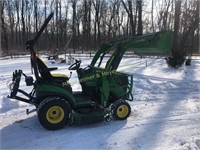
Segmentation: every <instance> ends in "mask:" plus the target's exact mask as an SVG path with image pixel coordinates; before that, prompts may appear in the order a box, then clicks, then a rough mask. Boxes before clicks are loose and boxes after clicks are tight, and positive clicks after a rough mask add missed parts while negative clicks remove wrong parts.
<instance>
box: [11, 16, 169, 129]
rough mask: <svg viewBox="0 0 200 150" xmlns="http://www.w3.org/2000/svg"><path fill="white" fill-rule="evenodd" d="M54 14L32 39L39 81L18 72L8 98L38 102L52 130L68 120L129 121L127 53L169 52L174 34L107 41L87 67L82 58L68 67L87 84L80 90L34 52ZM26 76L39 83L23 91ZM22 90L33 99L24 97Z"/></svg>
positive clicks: (29, 81)
mask: <svg viewBox="0 0 200 150" xmlns="http://www.w3.org/2000/svg"><path fill="white" fill-rule="evenodd" d="M52 17H53V13H51V14H50V15H49V16H48V18H47V19H46V20H45V22H44V24H43V25H42V27H41V29H40V30H39V32H38V33H37V34H36V36H35V38H34V39H32V40H30V41H27V42H26V47H27V50H28V51H29V52H30V54H31V65H32V68H33V70H34V76H35V79H33V77H31V76H27V75H26V74H24V72H23V71H22V70H16V71H14V72H13V79H12V83H11V84H10V90H11V93H10V95H9V96H8V97H9V98H12V99H16V100H19V101H23V102H26V103H29V104H33V105H35V109H34V110H35V111H37V115H38V120H39V122H40V124H41V125H42V126H43V127H44V128H46V129H48V130H57V129H60V128H63V127H64V126H65V125H66V124H67V123H68V124H74V123H83V122H96V121H102V120H106V121H110V120H111V119H112V118H114V119H117V120H125V119H127V118H128V117H129V115H130V113H131V107H130V105H129V103H128V101H132V100H133V95H132V88H133V76H132V75H130V74H126V73H123V72H118V71H117V68H118V66H119V64H120V61H121V59H122V57H123V55H124V53H125V52H126V51H127V50H129V49H132V50H133V51H134V50H135V52H136V54H139V53H140V54H141V55H143V54H145V53H148V54H152V55H156V54H161V55H168V54H169V53H170V48H171V47H170V45H171V38H172V33H171V32H170V31H163V32H158V33H154V34H149V35H146V36H136V37H134V38H132V39H125V40H121V41H116V42H112V43H108V44H106V43H105V44H102V46H101V47H100V48H99V50H98V51H97V52H96V54H95V56H94V57H93V59H92V61H91V64H90V65H88V66H87V67H86V68H81V60H76V61H75V62H74V63H73V64H72V65H71V66H70V67H69V68H68V69H69V70H75V71H76V72H77V74H78V79H79V83H80V85H81V87H82V91H79V92H74V91H73V90H72V87H71V85H70V83H69V80H70V77H68V76H66V75H64V74H59V75H58V74H53V73H52V72H51V71H53V70H55V69H57V68H49V67H48V66H47V65H46V64H45V63H44V62H43V61H42V60H41V59H40V58H39V57H38V56H37V55H36V52H35V51H34V45H35V43H36V42H37V40H38V39H39V37H40V35H41V34H42V32H43V30H44V29H45V28H46V26H47V24H48V23H49V21H50V20H51V18H52ZM106 54H109V58H108V60H107V62H106V65H105V66H104V67H101V64H102V60H103V59H104V58H105V55H106ZM22 76H24V78H25V82H26V85H27V86H32V87H33V89H32V91H31V92H30V93H27V92H25V91H24V90H22V89H20V81H21V77H22ZM18 93H21V94H23V95H24V96H25V97H27V98H24V96H23V97H21V96H18ZM34 110H33V111H34ZM33 111H27V113H30V112H33Z"/></svg>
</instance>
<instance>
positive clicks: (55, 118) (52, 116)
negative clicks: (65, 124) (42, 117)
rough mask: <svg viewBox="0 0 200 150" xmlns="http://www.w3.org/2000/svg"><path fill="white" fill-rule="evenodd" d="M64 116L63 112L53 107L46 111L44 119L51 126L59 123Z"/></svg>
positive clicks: (59, 108) (57, 107) (58, 107)
mask: <svg viewBox="0 0 200 150" xmlns="http://www.w3.org/2000/svg"><path fill="white" fill-rule="evenodd" d="M64 116H65V113H64V110H63V109H62V108H61V107H60V106H53V107H51V108H49V109H48V111H47V113H46V118H47V120H48V122H50V123H52V124H56V123H59V122H61V121H62V120H63V118H64Z"/></svg>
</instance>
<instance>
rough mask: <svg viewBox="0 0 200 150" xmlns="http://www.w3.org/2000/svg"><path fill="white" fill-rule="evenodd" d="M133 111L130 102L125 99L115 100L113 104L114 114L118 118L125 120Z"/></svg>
mask: <svg viewBox="0 0 200 150" xmlns="http://www.w3.org/2000/svg"><path fill="white" fill-rule="evenodd" d="M130 113H131V107H130V105H129V103H128V102H126V101H125V100H123V99H119V100H117V101H115V102H114V103H113V105H112V115H113V118H114V119H116V120H125V119H127V118H128V117H129V115H130Z"/></svg>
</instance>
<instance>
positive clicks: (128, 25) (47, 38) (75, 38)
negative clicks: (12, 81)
mask: <svg viewBox="0 0 200 150" xmlns="http://www.w3.org/2000/svg"><path fill="white" fill-rule="evenodd" d="M51 11H54V17H53V19H52V20H51V22H50V23H49V25H48V27H47V28H46V29H45V31H44V33H43V35H42V36H41V37H40V40H39V42H38V43H37V45H36V48H35V49H37V50H38V51H39V50H48V51H49V52H50V51H64V50H65V49H66V43H67V42H68V41H69V39H70V37H71V41H70V43H69V46H68V49H69V51H70V50H73V52H76V51H80V50H81V51H82V52H88V51H95V50H96V49H97V48H98V47H99V46H100V45H101V43H104V42H110V41H114V40H118V39H123V38H128V37H131V36H134V35H140V34H144V33H152V32H156V31H160V30H172V31H174V41H173V55H174V57H175V56H176V55H180V54H181V55H194V54H198V55H199V54H200V52H199V0H2V1H1V48H2V51H3V54H4V55H7V54H11V53H17V52H20V51H24V50H25V42H26V41H27V40H29V39H32V38H33V37H34V35H35V33H36V32H38V30H39V28H40V27H41V25H42V23H43V22H44V20H45V18H47V17H48V15H49V14H50V12H51Z"/></svg>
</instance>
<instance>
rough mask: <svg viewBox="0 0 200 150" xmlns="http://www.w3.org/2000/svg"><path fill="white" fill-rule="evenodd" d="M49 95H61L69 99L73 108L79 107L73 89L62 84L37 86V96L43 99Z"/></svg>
mask: <svg viewBox="0 0 200 150" xmlns="http://www.w3.org/2000/svg"><path fill="white" fill-rule="evenodd" d="M49 96H59V97H62V98H65V99H67V100H68V102H69V104H70V105H71V106H72V108H76V107H77V103H76V100H75V98H74V96H73V95H72V93H71V91H68V90H66V89H65V88H63V87H62V86H58V85H53V84H39V85H38V86H37V87H36V97H37V99H39V100H41V99H43V98H44V97H49Z"/></svg>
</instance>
